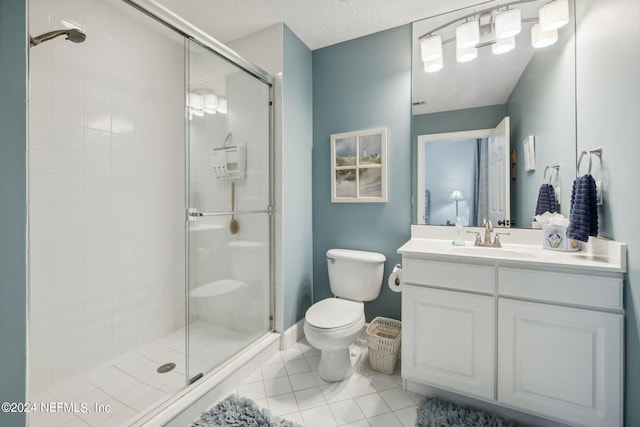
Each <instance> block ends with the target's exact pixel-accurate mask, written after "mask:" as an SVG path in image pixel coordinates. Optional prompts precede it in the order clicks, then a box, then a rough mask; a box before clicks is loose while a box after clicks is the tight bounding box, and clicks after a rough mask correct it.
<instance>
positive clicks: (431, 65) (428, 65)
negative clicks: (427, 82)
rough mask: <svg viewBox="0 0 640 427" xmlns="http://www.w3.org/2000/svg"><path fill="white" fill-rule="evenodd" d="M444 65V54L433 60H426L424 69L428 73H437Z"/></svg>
mask: <svg viewBox="0 0 640 427" xmlns="http://www.w3.org/2000/svg"><path fill="white" fill-rule="evenodd" d="M442 66H443V61H442V56H441V57H439V58H436V59H432V60H431V61H424V71H426V72H427V73H435V72H436V71H440V70H441V69H442Z"/></svg>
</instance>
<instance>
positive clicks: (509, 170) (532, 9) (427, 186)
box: [412, 0, 576, 228]
mask: <svg viewBox="0 0 640 427" xmlns="http://www.w3.org/2000/svg"><path fill="white" fill-rule="evenodd" d="M551 3H553V4H554V5H555V4H556V3H557V4H562V3H565V4H566V5H567V6H568V22H567V23H566V24H565V25H563V26H562V27H560V28H558V29H556V30H555V32H554V31H542V32H539V31H538V30H539V28H540V22H539V21H540V18H539V17H540V13H539V10H540V9H541V8H543V7H545V6H547V5H549V4H551ZM545 11H548V9H545ZM552 12H553V10H552ZM498 15H502V16H500V17H498ZM547 16H548V14H547ZM505 17H506V18H505ZM574 17H575V13H574V1H573V0H569V1H567V2H563V1H555V2H550V1H549V0H544V1H540V0H521V1H512V2H508V3H505V2H497V1H488V2H486V1H485V2H478V1H474V2H464V4H462V5H461V2H452V8H451V11H449V12H445V13H442V14H439V15H437V16H434V17H430V18H427V19H424V20H421V21H417V22H415V23H414V24H413V39H412V40H413V70H412V84H413V88H412V92H413V93H412V100H413V120H412V144H413V148H412V150H413V151H412V152H413V159H414V161H413V209H412V211H413V213H412V221H413V223H414V224H428V225H450V224H454V223H455V219H456V216H461V217H464V224H465V225H470V226H478V225H482V219H483V218H485V217H486V218H489V219H491V220H492V222H493V224H494V226H506V227H508V226H511V227H514V226H515V227H518V228H531V223H532V218H533V216H534V214H535V209H536V202H537V198H538V193H539V190H540V187H541V185H542V184H543V183H549V184H551V185H553V186H554V188H555V190H556V191H555V195H556V196H557V199H558V202H559V211H560V213H562V214H564V215H565V216H568V215H569V203H570V202H569V200H570V193H571V185H572V181H573V178H574V176H575V175H574V174H575V162H576V89H575V88H576V82H575V76H576V66H575V64H576V61H575V28H576V25H575V18H574ZM544 19H547V17H544V18H543V20H544ZM474 21H475V22H474ZM542 24H543V25H545V26H546V28H548V26H549V24H548V23H547V22H543V23H542ZM511 26H514V27H516V29H514V30H510V28H511ZM518 26H519V27H520V31H519V32H518V33H517V34H516V35H510V34H509V33H510V31H511V32H515V31H517V27H518ZM474 27H475V28H474ZM533 27H535V28H534V29H533V31H532V28H533ZM474 32H476V33H475V34H474ZM496 33H499V35H500V37H496ZM436 36H438V37H436ZM554 38H557V39H556V40H555V42H554ZM426 39H428V42H427V43H421V41H422V40H426ZM467 39H468V40H467ZM534 44H536V45H538V46H542V45H545V44H547V46H545V47H534V46H533V45H534ZM464 46H468V47H464ZM439 50H441V54H440V56H438V53H439ZM505 126H506V127H505ZM500 132H502V133H503V134H504V135H503V136H502V137H497V136H496V135H500ZM491 135H493V136H494V138H493V140H492V138H491ZM530 137H533V138H530ZM525 140H528V142H527V143H526V144H525ZM532 141H533V144H532ZM525 146H526V147H527V148H528V149H529V150H528V153H527V154H529V155H530V156H529V157H528V160H529V163H530V164H529V166H530V167H529V170H525ZM547 166H549V168H547ZM551 166H554V168H550V167H551ZM531 167H533V168H531ZM545 171H546V173H545ZM505 204H506V206H505Z"/></svg>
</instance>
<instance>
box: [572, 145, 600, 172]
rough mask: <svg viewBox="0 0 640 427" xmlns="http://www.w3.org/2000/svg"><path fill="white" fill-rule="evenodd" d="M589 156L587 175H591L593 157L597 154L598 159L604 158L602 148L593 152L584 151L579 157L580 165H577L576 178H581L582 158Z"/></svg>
mask: <svg viewBox="0 0 640 427" xmlns="http://www.w3.org/2000/svg"><path fill="white" fill-rule="evenodd" d="M585 154H586V155H587V156H588V157H589V170H588V171H587V175H591V155H592V154H595V155H596V156H598V157H601V156H602V147H598V148H595V149H593V150H582V151H581V152H580V157H578V164H577V165H576V178H580V162H582V156H584V155H585Z"/></svg>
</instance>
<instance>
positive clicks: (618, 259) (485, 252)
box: [398, 230, 627, 273]
mask: <svg viewBox="0 0 640 427" xmlns="http://www.w3.org/2000/svg"><path fill="white" fill-rule="evenodd" d="M531 231H532V232H535V231H534V230H531ZM451 232H453V230H451ZM416 234H420V237H412V238H411V240H409V241H408V242H407V243H405V244H404V245H403V246H402V247H400V249H398V253H399V254H402V255H403V256H408V257H413V258H429V259H440V260H443V261H455V260H456V259H460V260H464V261H466V262H469V261H472V262H480V263H487V264H500V265H510V266H529V267H532V266H539V267H553V268H566V269H579V270H593V271H600V272H610V273H625V272H626V271H627V265H626V264H627V263H626V258H627V257H626V247H627V245H626V244H624V243H620V242H615V241H612V240H606V239H601V238H590V239H589V242H588V243H586V244H582V250H581V251H578V252H559V251H552V250H546V249H542V241H541V240H542V239H541V237H542V235H541V233H540V234H539V235H540V240H539V241H540V244H538V245H533V244H519V243H504V241H503V243H502V248H492V247H477V246H473V241H472V240H469V241H466V242H465V245H464V246H453V245H452V243H451V240H444V239H441V238H428V237H426V234H425V232H424V230H421V232H420V233H414V232H413V230H412V235H413V236H415V235H416ZM435 235H436V236H437V237H441V233H440V232H438V231H437V232H436V233H435ZM525 240H527V241H529V242H530V241H531V239H525Z"/></svg>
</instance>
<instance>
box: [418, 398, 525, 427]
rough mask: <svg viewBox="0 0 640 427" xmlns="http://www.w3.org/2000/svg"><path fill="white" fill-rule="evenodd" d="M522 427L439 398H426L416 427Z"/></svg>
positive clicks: (419, 409)
mask: <svg viewBox="0 0 640 427" xmlns="http://www.w3.org/2000/svg"><path fill="white" fill-rule="evenodd" d="M485 426H486V427H522V425H520V424H516V423H514V422H512V421H505V420H504V419H503V418H500V417H498V416H495V415H493V414H490V413H488V412H485V411H483V410H480V409H474V408H467V407H463V406H458V405H456V404H454V403H451V402H447V401H446V400H440V399H438V398H437V397H425V398H424V400H423V401H422V403H420V408H418V417H417V419H416V427H485Z"/></svg>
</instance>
